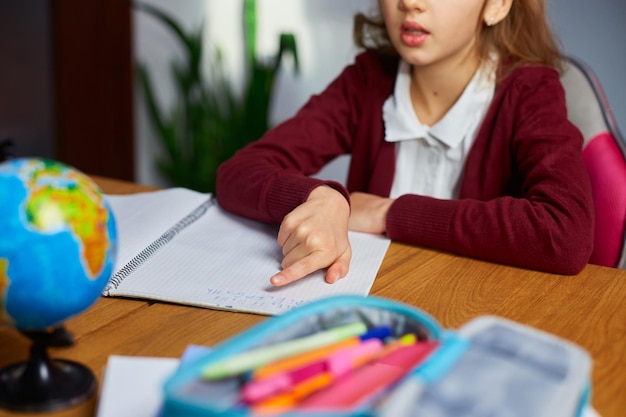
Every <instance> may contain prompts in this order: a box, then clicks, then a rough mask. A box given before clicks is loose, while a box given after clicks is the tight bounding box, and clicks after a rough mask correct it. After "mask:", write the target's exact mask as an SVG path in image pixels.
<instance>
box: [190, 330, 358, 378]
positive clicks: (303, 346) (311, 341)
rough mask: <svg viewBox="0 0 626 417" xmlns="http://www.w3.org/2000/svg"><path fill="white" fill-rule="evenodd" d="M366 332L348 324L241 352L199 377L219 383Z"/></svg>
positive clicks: (207, 369) (215, 365)
mask: <svg viewBox="0 0 626 417" xmlns="http://www.w3.org/2000/svg"><path fill="white" fill-rule="evenodd" d="M366 331H367V326H366V325H365V324H363V323H352V324H348V325H345V326H339V327H335V328H332V329H328V330H325V331H323V332H320V333H315V334H313V335H311V336H305V337H301V338H298V339H294V340H289V341H287V342H284V343H279V344H277V345H271V346H265V347H262V348H259V349H255V350H251V351H247V352H243V353H240V354H238V355H235V356H231V357H229V358H227V359H225V360H224V361H222V362H219V363H215V364H213V365H209V366H208V367H206V368H205V369H204V370H203V371H202V377H203V378H205V379H219V378H225V377H229V376H233V375H237V374H241V373H243V372H246V371H249V370H251V369H254V368H258V367H259V366H262V365H265V364H267V363H269V362H272V361H275V360H277V359H282V358H284V357H287V356H291V355H295V354H297V353H301V352H305V351H308V350H312V349H316V348H319V347H322V346H327V345H330V344H332V343H336V342H339V341H341V340H343V339H347V338H349V337H353V336H358V335H360V334H363V333H365V332H366Z"/></svg>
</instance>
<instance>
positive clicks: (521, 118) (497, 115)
mask: <svg viewBox="0 0 626 417" xmlns="http://www.w3.org/2000/svg"><path fill="white" fill-rule="evenodd" d="M397 67H398V60H397V58H393V59H391V58H389V57H387V58H383V57H380V56H378V55H377V54H375V53H373V52H364V53H362V54H360V55H359V56H358V57H357V58H356V60H355V63H354V64H352V65H350V66H348V67H346V68H345V69H344V71H343V72H342V74H341V75H340V76H339V77H338V78H337V79H335V80H334V81H333V82H332V83H331V84H330V85H329V86H328V87H327V88H326V90H325V91H323V92H322V93H321V94H319V95H316V96H313V97H311V99H310V100H309V101H308V102H307V103H306V104H305V105H304V107H303V108H302V109H301V110H300V111H299V112H298V113H297V114H296V115H295V116H294V117H293V118H291V119H289V120H287V121H285V122H284V123H282V124H280V125H278V126H277V127H275V128H274V129H272V130H270V131H269V132H267V133H266V134H265V135H264V136H263V137H262V138H261V139H259V140H258V141H256V142H254V143H252V144H251V145H248V146H247V147H246V148H244V149H242V150H240V151H239V152H238V153H237V154H236V155H235V156H234V157H233V158H231V159H230V160H229V161H227V162H225V163H224V164H222V165H221V166H220V168H219V170H218V177H217V191H216V196H217V198H218V201H219V203H220V205H221V206H222V207H224V208H225V209H227V210H229V211H232V212H234V213H236V214H239V215H242V216H246V217H250V218H253V219H256V220H260V221H263V222H271V223H280V222H281V221H282V219H283V217H284V216H285V215H286V214H287V213H289V212H290V211H291V210H293V209H294V208H295V207H296V206H298V205H299V204H301V203H302V202H304V201H305V200H306V198H307V197H308V195H309V193H310V192H311V190H312V189H313V188H315V187H317V186H319V185H320V184H328V185H331V186H333V187H335V188H336V189H338V190H339V191H341V192H342V193H343V194H344V195H345V196H346V198H349V192H353V191H364V192H369V193H373V194H377V195H380V196H388V195H389V191H390V189H391V184H392V181H393V177H394V169H395V144H393V143H388V142H385V140H384V123H383V118H382V107H383V103H384V102H385V100H386V99H387V98H388V97H389V95H390V94H391V93H392V92H393V89H394V83H395V77H396V73H397ZM564 94H565V93H564V90H563V88H562V86H561V83H560V80H559V75H558V73H557V72H556V71H555V70H553V69H550V68H546V67H521V68H517V69H515V70H513V71H512V72H511V74H510V75H509V76H507V77H506V78H505V79H504V80H502V81H501V82H500V83H498V85H497V88H496V92H495V96H494V98H493V101H492V103H491V106H490V108H489V110H488V112H487V114H486V116H485V119H484V121H483V123H482V125H481V128H480V130H479V132H478V135H477V138H476V140H475V142H474V144H473V146H472V149H471V151H470V153H469V155H468V157H467V161H466V165H465V170H464V173H463V176H462V179H461V187H460V196H459V199H458V200H440V199H435V198H431V197H425V196H420V195H404V196H401V197H400V198H398V199H397V200H395V202H394V203H393V204H392V206H391V208H390V210H389V212H388V214H387V219H386V223H387V231H386V233H387V236H388V237H389V238H390V239H394V240H399V241H403V242H407V243H411V244H415V245H420V246H424V247H429V248H435V249H440V250H444V251H449V252H453V253H456V254H460V255H464V256H470V257H475V258H480V259H484V260H489V261H494V262H499V263H505V264H509V265H515V266H521V267H526V268H531V269H538V270H542V271H547V272H554V273H559V274H576V273H578V272H579V271H580V270H581V269H582V268H583V267H584V266H585V265H586V263H587V261H588V260H589V257H590V255H591V251H592V245H593V243H592V242H593V202H592V197H591V186H590V183H589V179H588V176H587V172H586V170H585V167H584V165H583V163H582V160H581V152H582V141H583V139H582V135H581V133H580V132H579V131H578V129H577V128H576V127H574V126H573V125H572V124H571V123H570V122H569V121H568V119H567V111H566V106H565V95H564ZM348 153H349V154H351V155H352V157H351V163H350V168H349V172H348V181H347V186H346V187H345V188H344V187H343V186H342V185H341V184H338V183H335V182H329V181H322V180H318V179H314V178H310V177H309V176H310V175H313V174H315V173H317V172H318V171H319V170H320V169H321V168H322V167H323V166H324V165H325V164H326V163H327V162H329V161H330V160H332V159H333V158H334V157H336V156H338V155H341V154H348Z"/></svg>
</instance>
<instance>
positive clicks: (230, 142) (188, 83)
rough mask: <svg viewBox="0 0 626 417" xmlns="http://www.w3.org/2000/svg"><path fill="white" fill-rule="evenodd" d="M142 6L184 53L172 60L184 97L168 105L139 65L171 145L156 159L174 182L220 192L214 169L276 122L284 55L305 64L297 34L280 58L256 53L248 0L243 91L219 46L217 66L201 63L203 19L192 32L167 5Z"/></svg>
mask: <svg viewBox="0 0 626 417" xmlns="http://www.w3.org/2000/svg"><path fill="white" fill-rule="evenodd" d="M135 7H136V8H137V9H138V10H141V11H143V12H145V13H148V14H149V15H151V16H153V17H154V18H156V19H157V20H158V21H160V22H162V23H163V24H164V25H165V27H167V28H168V29H169V30H170V31H171V32H172V34H173V35H174V36H175V37H176V38H177V39H178V40H179V41H180V44H181V45H182V47H183V49H184V52H185V59H184V61H182V62H179V61H173V62H172V64H171V71H172V77H173V81H174V83H175V87H176V91H177V96H178V97H177V103H176V105H175V106H174V107H172V108H171V109H169V110H163V109H161V108H160V107H159V105H158V104H157V102H156V99H155V96H154V93H153V85H152V81H151V79H150V74H149V72H148V70H147V68H146V66H145V65H144V64H141V63H140V64H139V65H138V79H139V82H140V85H141V90H142V92H143V95H144V97H145V100H146V104H147V110H148V114H149V118H150V120H151V122H152V125H153V126H154V128H155V130H156V132H157V136H158V139H159V141H160V143H161V145H162V146H163V148H164V151H165V152H164V156H163V157H162V158H161V159H159V160H157V161H156V163H157V167H158V169H159V171H160V172H161V173H162V174H164V176H165V177H166V178H167V179H168V180H169V181H171V183H172V185H174V186H182V187H187V188H191V189H194V190H198V191H202V192H215V174H216V171H217V167H218V166H219V164H220V163H222V162H223V161H225V160H226V159H228V158H230V157H231V156H232V155H233V154H234V153H235V152H236V151H237V150H238V149H240V148H241V147H243V146H244V145H246V144H248V143H250V142H252V141H254V140H256V139H258V138H259V137H261V136H262V135H263V133H265V131H266V130H267V129H268V128H269V108H270V101H271V97H272V92H273V89H274V82H275V78H276V75H277V73H278V71H279V70H280V68H281V64H282V61H283V58H284V57H285V56H286V55H287V54H290V55H292V56H293V59H294V70H295V71H296V72H297V71H298V54H297V46H296V40H295V36H294V35H293V34H291V33H282V34H281V35H280V39H279V49H278V52H277V54H276V56H275V57H274V59H272V60H270V61H269V62H268V61H266V60H264V61H261V60H259V59H258V58H257V56H256V1H255V0H244V2H243V31H244V36H243V39H244V51H245V52H244V53H245V65H246V84H245V88H244V92H243V94H242V96H241V97H237V95H236V94H235V93H234V91H233V88H232V86H231V83H230V80H229V79H228V76H227V74H226V72H225V71H224V62H223V60H222V54H221V51H220V50H219V48H216V49H215V50H214V51H213V57H212V60H211V66H210V71H209V72H210V73H209V74H208V76H206V75H207V74H205V73H204V70H203V68H202V55H203V53H204V45H203V27H202V26H201V27H200V28H198V29H196V30H192V31H190V32H186V31H185V30H183V28H182V26H181V25H180V24H179V23H178V22H177V21H175V20H174V19H173V18H172V17H171V16H169V15H168V14H167V13H165V12H164V11H162V10H160V9H158V8H156V7H154V6H151V5H148V4H145V3H136V4H135Z"/></svg>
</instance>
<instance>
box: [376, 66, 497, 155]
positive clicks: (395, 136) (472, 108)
mask: <svg viewBox="0 0 626 417" xmlns="http://www.w3.org/2000/svg"><path fill="white" fill-rule="evenodd" d="M488 62H491V61H488ZM410 69H411V67H410V65H409V64H408V63H407V62H406V61H404V60H401V61H400V65H399V67H398V75H397V78H396V84H395V87H394V92H393V94H392V95H391V96H390V97H389V98H388V99H387V101H385V104H384V106H383V119H384V121H385V140H386V141H387V142H398V141H402V140H413V139H417V138H422V139H425V140H427V141H429V140H438V141H440V142H442V143H444V144H445V145H447V146H448V147H450V148H455V147H457V146H458V145H459V144H460V143H461V142H462V141H463V138H464V137H465V136H466V134H467V132H468V130H469V127H470V126H471V125H472V123H473V118H474V117H482V114H483V112H482V109H484V108H485V107H486V106H487V105H488V103H489V101H491V98H492V97H493V91H494V89H495V81H494V75H495V74H494V70H495V67H494V66H493V65H485V66H481V67H479V69H478V70H477V71H476V73H475V74H474V76H473V77H472V79H471V80H470V82H469V84H468V85H467V87H466V88H465V90H464V91H463V93H462V94H461V97H459V99H458V100H457V101H456V103H454V105H453V106H452V108H451V109H450V110H449V111H448V112H447V113H446V114H445V115H444V117H443V118H442V119H441V120H439V121H438V122H437V123H435V125H433V126H427V125H423V124H422V123H421V122H420V121H419V119H418V118H417V116H416V115H415V112H414V111H413V104H412V103H411V96H410V83H411V75H410ZM477 109H479V110H481V111H478V112H477V111H476V110H477Z"/></svg>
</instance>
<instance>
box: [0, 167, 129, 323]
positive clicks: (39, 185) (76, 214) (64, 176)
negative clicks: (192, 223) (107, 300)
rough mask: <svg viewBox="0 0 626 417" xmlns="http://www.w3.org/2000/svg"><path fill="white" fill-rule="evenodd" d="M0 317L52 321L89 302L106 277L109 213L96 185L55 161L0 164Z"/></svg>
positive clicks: (110, 258)
mask: <svg viewBox="0 0 626 417" xmlns="http://www.w3.org/2000/svg"><path fill="white" fill-rule="evenodd" d="M0 201H1V202H2V204H1V205H0V321H1V322H4V323H8V324H10V325H12V326H15V327H16V328H18V329H20V330H37V329H45V328H48V327H51V326H55V325H58V324H60V323H62V322H63V321H65V320H66V319H68V318H69V317H72V316H74V315H76V314H78V313H80V312H82V311H83V310H85V309H87V308H88V307H89V306H91V305H92V304H93V303H94V302H95V300H96V299H97V298H98V297H99V296H100V294H101V292H102V290H103V288H104V286H105V285H106V283H107V281H108V280H109V278H110V277H111V274H112V271H113V266H114V262H115V255H116V248H117V245H116V237H117V234H116V228H115V219H114V216H113V212H112V210H111V209H110V207H109V205H108V204H107V201H106V199H105V197H104V195H103V194H102V192H101V191H100V189H99V188H98V186H97V185H96V184H95V183H94V182H93V181H92V180H91V179H90V178H89V177H88V176H86V175H84V174H83V173H81V172H79V171H78V170H76V169H74V168H72V167H70V166H67V165H65V164H62V163H60V162H56V161H52V160H45V159H34V158H22V159H13V160H9V161H8V162H4V163H2V164H0Z"/></svg>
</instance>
